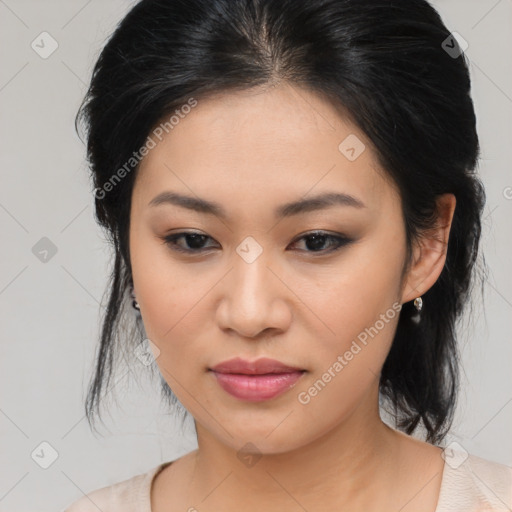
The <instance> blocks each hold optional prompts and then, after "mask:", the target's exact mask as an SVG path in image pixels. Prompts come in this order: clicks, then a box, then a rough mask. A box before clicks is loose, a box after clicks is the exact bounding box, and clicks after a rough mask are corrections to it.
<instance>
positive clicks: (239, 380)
mask: <svg viewBox="0 0 512 512" xmlns="http://www.w3.org/2000/svg"><path fill="white" fill-rule="evenodd" d="M211 372H212V373H213V374H214V375H215V377H216V378H217V382H218V383H219V385H220V387H221V388H222V389H223V390H224V391H226V392H227V393H229V394H230V395H232V396H234V397H235V398H239V399H241V400H247V401H249V402H262V401H263V400H270V399H271V398H274V397H276V396H278V395H281V394H282V393H284V392H285V391H287V390H288V389H290V388H291V387H293V386H294V385H295V383H296V382H297V381H298V380H299V379H300V378H301V377H302V374H303V373H304V372H302V371H296V372H290V373H267V374H264V375H243V374H240V373H219V372H216V371H214V370H211Z"/></svg>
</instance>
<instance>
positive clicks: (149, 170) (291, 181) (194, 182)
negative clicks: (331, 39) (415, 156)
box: [134, 84, 397, 211]
mask: <svg viewBox="0 0 512 512" xmlns="http://www.w3.org/2000/svg"><path fill="white" fill-rule="evenodd" d="M175 119H178V118H175ZM160 131H161V132H162V130H160ZM152 138H153V140H154V141H155V142H156V145H155V147H154V148H153V149H151V150H150V151H149V153H148V154H147V155H146V156H145V157H144V159H143V160H142V162H141V164H140V167H139V171H138V176H137V182H136V186H135V190H134V195H137V196H140V197H143V200H144V201H145V204H147V203H148V202H149V201H150V200H151V199H152V198H153V197H154V196H155V195H156V194H158V193H159V192H162V191H164V190H174V191H181V192H185V193H188V194H192V195H197V196H199V197H203V198H211V199H213V200H215V201H220V202H222V203H225V204H233V206H234V207H235V206H236V204H238V205H239V207H240V206H241V205H242V204H244V205H245V206H248V205H249V203H259V204H262V203H263V204H269V203H275V204H278V203H279V204H280V203H282V202H283V199H290V200H293V199H297V198H299V197H303V196H306V195H307V194H310V193H318V192H325V191H330V190H333V191H336V192H342V193H346V194H350V195H354V196H356V197H358V198H360V199H362V201H363V202H364V203H365V204H367V205H368V206H369V207H370V208H371V209H374V210H375V211H380V210H381V209H383V208H385V207H386V203H387V202H388V201H392V202H393V201H394V202H396V199H397V193H396V190H395V187H394V186H393V185H392V184H391V183H390V182H389V180H388V179H387V178H386V177H385V174H384V172H383V171H382V170H380V169H379V166H378V164H377V161H376V158H375V153H374V150H373V148H372V146H371V144H370V141H369V140H368V139H367V137H366V136H365V135H364V133H363V132H362V131H361V130H359V129H358V128H357V127H356V126H355V125H354V124H352V123H351V122H350V121H349V120H348V119H347V118H346V117H343V116H342V115H340V113H339V111H337V110H336V109H335V108H334V107H333V106H332V104H331V103H330V102H328V101H327V100H325V99H323V98H322V97H320V96H318V95H316V94H314V93H312V92H310V91H307V90H305V89H302V88H298V87H296V86H291V85H288V84H286V85H280V86H279V87H275V88H270V89H268V88H267V89H261V88H258V89H251V90H247V91H240V92H230V93H225V94H219V95H216V96H213V97H210V98H208V99H203V100H198V101H197V105H196V106H195V107H193V108H191V109H190V111H189V112H188V113H187V114H182V115H181V116H179V121H178V122H176V123H175V124H173V126H172V128H171V129H169V127H167V131H163V133H162V134H161V135H160V140H159V139H158V138H155V136H152ZM340 144H341V146H340ZM347 149H348V150H349V151H348V152H347ZM352 149H353V151H352ZM354 155H355V156H356V158H355V159H354V158H353V157H354ZM349 157H350V158H349Z"/></svg>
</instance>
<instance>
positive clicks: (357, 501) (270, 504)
mask: <svg viewBox="0 0 512 512" xmlns="http://www.w3.org/2000/svg"><path fill="white" fill-rule="evenodd" d="M371 395H372V396H371V398H369V399H368V400H366V401H364V402H363V403H362V404H361V405H360V406H359V407H358V409H356V410H355V411H353V412H352V414H351V415H350V416H349V417H348V418H346V419H344V421H342V422H341V423H340V424H338V425H335V426H334V427H333V428H331V429H330V430H328V431H326V432H325V433H324V434H323V435H321V436H320V437H318V438H317V439H315V440H313V441H311V442H310V443H309V444H307V445H303V446H300V447H298V448H297V449H295V450H293V451H288V452H285V453H264V454H262V456H261V457H259V458H258V455H256V456H255V458H254V459H253V460H252V461H251V462H252V463H248V464H247V465H245V464H243V463H242V462H241V461H240V459H239V458H238V457H237V455H238V453H237V450H236V449H234V448H233V447H230V446H226V445H225V444H223V443H221V442H219V441H218V440H217V439H216V438H215V437H214V436H212V435H211V434H210V433H209V432H208V431H206V430H204V429H203V428H202V426H201V425H200V424H197V425H196V429H197V435H198V446H199V448H198V450H197V451H196V453H195V461H194V469H193V480H194V484H193V487H194V488H195V489H196V492H197V494H196V496H201V495H203V496H206V495H208V494H209V493H210V494H209V495H208V498H207V500H208V505H209V506H211V507H212V509H217V510H221V509H222V510H230V509H229V503H230V502H232V503H234V504H236V503H241V502H243V503H251V502H252V503H254V505H255V507H254V509H255V510H257V509H259V510H261V507H262V506H263V505H264V506H265V507H266V510H282V509H283V508H284V509H286V508H287V507H289V506H290V503H292V501H293V500H295V501H296V502H297V503H299V504H301V505H302V506H303V507H304V508H305V509H307V510H312V509H315V510H320V509H321V507H320V508H319V505H320V504H325V505H326V510H327V509H332V508H333V507H332V505H333V503H335V504H336V505H339V506H347V507H348V506H355V505H357V506H363V504H365V503H367V504H368V506H369V505H370V504H369V503H368V502H367V501H365V500H368V499H369V498H368V497H369V496H374V497H376V496H379V495H380V494H384V493H385V492H386V490H387V492H388V493H389V488H390V486H391V484H392V482H393V479H394V475H393V472H392V471H391V468H392V467H396V464H397V461H398V452H399V450H398V444H399V440H398V436H397V433H396V431H394V430H393V429H391V428H390V427H388V426H387V425H386V424H385V423H383V422H382V420H381V418H380V415H379V408H378V388H375V389H373V390H372V393H371ZM250 460H251V459H248V461H250ZM221 482H222V484H221ZM219 484H221V485H219ZM217 486H218V487H219V491H218V492H215V491H212V490H213V489H215V488H217ZM227 496H228V497H230V499H229V500H227V501H226V497H227ZM240 500H242V501H240ZM290 500H291V501H290ZM297 503H296V504H297ZM256 504H257V506H256ZM308 504H309V505H310V506H309V507H308ZM381 505H382V502H381ZM311 506H312V508H311ZM244 509H245V511H246V512H247V511H249V510H251V508H250V505H248V506H247V507H246V506H245V505H244Z"/></svg>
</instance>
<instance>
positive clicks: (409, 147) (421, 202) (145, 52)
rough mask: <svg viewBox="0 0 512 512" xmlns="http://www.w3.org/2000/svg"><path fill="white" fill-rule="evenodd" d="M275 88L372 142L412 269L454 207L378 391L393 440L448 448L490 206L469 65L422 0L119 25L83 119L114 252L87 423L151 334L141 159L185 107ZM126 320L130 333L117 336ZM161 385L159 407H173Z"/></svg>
mask: <svg viewBox="0 0 512 512" xmlns="http://www.w3.org/2000/svg"><path fill="white" fill-rule="evenodd" d="M450 48H452V49H453V48H454V49H455V50H452V51H448V50H449V49H450ZM458 50H460V51H458ZM279 82H287V83H290V84H292V85H295V86H297V87H302V88H305V89H308V90H310V91H313V92H315V93H316V94H318V95H321V96H322V97H324V98H327V99H328V100H329V101H330V102H331V104H332V105H333V106H334V107H336V108H339V111H340V112H342V113H343V115H346V116H348V118H349V120H350V121H352V122H354V123H355V124H356V125H357V126H358V127H359V128H360V129H361V130H362V131H363V132H364V133H365V134H366V135H367V137H368V138H369V140H370V141H371V143H372V145H373V146H374V150H375V152H376V154H377V156H378V160H379V164H380V166H381V167H382V168H383V169H384V170H385V171H386V176H388V177H389V179H390V180H392V182H394V183H395V184H396V186H397V187H398V189H399V191H400V194H401V199H402V210H403V218H404V225H405V230H406V235H407V247H408V253H407V256H408V258H409V259H408V260H407V264H409V263H410V257H411V247H412V246H413V243H414V241H417V240H418V237H420V236H421V233H422V232H424V230H427V229H428V228H430V227H432V226H433V223H434V221H435V219H436V199H437V198H438V196H439V195H441V194H444V193H453V194H454V195H455V197H456V200H457V204H456V210H455V214H454V218H453V222H452V228H451V232H450V238H449V243H448V249H447V258H446V263H445V266H444V268H443V270H442V273H441V275H440V277H439V278H438V280H437V281H436V283H435V284H434V285H433V286H432V287H431V288H430V289H429V290H428V291H427V292H426V293H425V294H424V295H423V302H424V308H423V310H422V312H421V320H420V322H419V323H416V322H414V321H413V319H412V316H413V314H414V313H415V311H416V310H415V309H414V307H413V306H412V304H411V303H410V302H409V303H406V304H404V305H403V308H402V310H401V312H400V318H399V322H398V327H397V331H396V335H395V337H394V340H393V344H392V347H391V350H390V352H389V355H388V357H387V359H386V361H385V363H384V366H383V369H382V374H381V377H380V393H381V398H383V399H384V400H383V401H384V402H385V403H388V404H391V406H392V407H391V409H390V412H391V413H392V414H393V415H394V417H395V419H396V422H397V426H398V428H400V429H402V430H404V431H405V432H406V433H408V434H411V433H413V432H414V431H415V429H416V428H417V427H418V426H420V425H422V426H423V427H424V429H425V432H426V440H427V441H430V442H439V441H441V440H442V439H443V438H444V437H445V436H446V434H447V432H448V429H449V428H450V426H451V424H452V421H453V413H454V407H455V403H456V398H457V391H458V385H459V373H458V372H459V369H458V366H459V355H458V348H457V333H456V327H457V321H458V319H459V317H460V316H461V313H462V312H463V308H464V307H465V306H466V304H467V303H468V302H469V300H470V299H471V293H470V291H471V288H472V284H473V282H474V278H475V277H476V276H477V275H478V273H477V269H478V268H479V267H478V265H476V264H475V263H476V261H477V256H478V245H479V240H480V234H481V214H482V211H483V207H484V204H485V192H484V188H483V185H482V183H481V181H480V180H479V178H478V176H477V175H476V173H475V168H476V165H477V162H478V155H479V142H478V136H477V133H476V119H475V113H474V108H473V102H472V99H471V96H470V77H469V70H468V65H467V62H466V56H465V55H464V53H463V52H462V51H461V49H460V47H459V44H458V42H457V40H456V39H454V38H451V34H450V31H449V30H448V29H447V28H446V26H445V25H444V23H443V22H442V20H441V18H440V16H439V14H438V12H437V11H436V10H435V9H434V8H433V7H432V6H431V5H430V4H429V3H428V2H427V1H425V0H365V1H360V0H142V1H140V2H139V3H137V4H136V5H135V6H134V7H133V8H132V9H131V10H130V12H129V13H128V14H127V15H126V16H125V17H124V19H123V20H122V21H121V22H120V24H119V25H118V26H117V28H116V30H115V31H114V33H113V34H112V36H111V37H110V39H109V40H108V41H107V43H106V45H105V46H104V48H103V50H102V51H101V55H100V56H99V58H98V61H97V62H96V64H95V67H94V70H93V75H92V79H91V83H90V87H89V89H88V91H87V95H86V97H85V98H84V101H83V103H82V105H81V107H80V111H79V112H78V115H77V120H76V124H77V129H79V124H80V123H81V122H83V124H84V125H85V129H86V133H87V155H88V160H89V163H90V167H91V172H92V179H93V182H94V187H95V190H94V195H95V207H96V210H95V215H96V219H97V221H98V222H99V223H100V224H101V226H102V227H103V228H104V229H105V230H106V232H107V234H108V238H109V241H110V242H111V244H112V246H113V249H114V253H115V256H114V260H113V267H112V274H111V276H110V282H109V285H110V286H109V288H108V304H107V306H106V312H105V314H104V318H103V323H102V332H101V342H100V345H99V348H98V352H97V357H96V370H95V373H94V376H93V378H92V379H91V382H90V386H89V390H88V395H87V400H86V413H87V418H88V420H89V424H91V420H92V419H94V417H95V415H96V414H98V415H99V404H100V399H101V397H102V396H103V395H102V392H104V390H105V389H106V386H107V384H108V382H109V381H110V376H111V373H112V370H113V368H114V367H115V362H116V360H117V353H118V351H119V350H120V349H126V348H130V349H131V350H133V348H134V347H135V345H136V344H138V343H140V341H141V339H142V336H143V327H141V320H140V318H139V319H138V320H133V318H134V317H133V314H132V313H131V312H132V309H131V301H130V297H129V294H128V293H127V290H128V289H129V286H130V283H131V282H132V281H131V280H132V274H131V266H130V254H129V244H128V233H129V218H130V207H131V193H132V188H133V184H134V179H135V176H136V172H137V168H138V167H137V162H136V161H133V160H131V159H132V156H133V154H134V152H136V151H138V150H139V148H141V147H142V146H143V145H144V144H145V142H146V141H147V138H148V135H149V134H150V133H151V130H152V129H154V127H155V126H157V124H158V123H159V122H160V121H161V120H162V119H163V118H165V116H167V117H169V116H170V115H172V113H173V112H175V111H176V110H179V109H180V108H181V107H182V106H183V105H186V104H187V103H188V104H189V103H190V99H191V98H194V99H195V101H200V100H201V99H203V98H207V97H208V96H211V95H214V94H217V93H224V92H229V91H236V90H244V89H249V88H252V87H257V86H262V87H266V86H271V85H275V84H278V83H279ZM340 142H341V141H340ZM127 162H131V163H130V164H129V166H128V167H127V165H126V164H127ZM120 169H124V170H125V172H124V173H123V172H120ZM121 175H122V176H121ZM483 263H484V266H485V262H484V261H483ZM406 268H407V265H406ZM404 270H406V269H404ZM126 304H129V305H130V307H129V308H128V309H129V311H130V312H129V313H128V312H126V310H125V306H126ZM130 321H132V322H133V321H134V322H135V323H136V324H137V326H138V327H137V326H136V329H135V331H133V330H132V331H126V332H125V333H124V334H120V333H122V328H123V326H124V327H126V326H128V325H129V322H130ZM127 333H130V334H127ZM134 333H135V334H134ZM123 336H124V337H123ZM160 378H161V383H162V390H163V396H164V397H167V398H169V399H170V402H172V403H177V399H176V397H175V396H174V395H173V393H172V391H171V390H170V388H169V387H168V385H167V384H166V382H165V380H163V378H162V377H161V376H160Z"/></svg>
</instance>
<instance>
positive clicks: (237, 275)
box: [233, 236, 272, 307]
mask: <svg viewBox="0 0 512 512" xmlns="http://www.w3.org/2000/svg"><path fill="white" fill-rule="evenodd" d="M235 253H236V254H235V255H234V256H233V264H234V269H233V270H234V275H233V280H234V286H233V291H234V293H235V294H236V299H237V300H240V301H242V302H240V303H239V305H240V306H241V307H249V306H251V304H252V303H254V302H255V301H259V300H260V299H261V298H262V294H263V295H265V293H264V292H265V291H268V290H269V282H268V281H269V278H270V277H272V276H271V275H270V274H271V272H270V271H269V269H268V268H267V266H269V265H270V261H269V254H270V251H269V250H267V249H264V247H263V245H262V244H260V243H259V242H258V241H257V240H256V239H255V238H254V237H252V236H247V237H246V238H244V240H242V242H240V244H239V245H238V246H237V247H236V250H235ZM271 288H272V286H271V285H270V289H271ZM263 300H268V297H267V298H266V299H265V298H264V299H263ZM246 301H247V302H248V303H247V304H246ZM263 305H264V304H259V306H260V307H261V306H263Z"/></svg>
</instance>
